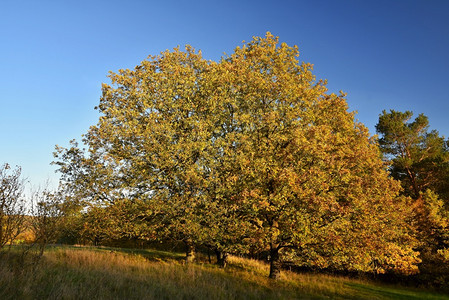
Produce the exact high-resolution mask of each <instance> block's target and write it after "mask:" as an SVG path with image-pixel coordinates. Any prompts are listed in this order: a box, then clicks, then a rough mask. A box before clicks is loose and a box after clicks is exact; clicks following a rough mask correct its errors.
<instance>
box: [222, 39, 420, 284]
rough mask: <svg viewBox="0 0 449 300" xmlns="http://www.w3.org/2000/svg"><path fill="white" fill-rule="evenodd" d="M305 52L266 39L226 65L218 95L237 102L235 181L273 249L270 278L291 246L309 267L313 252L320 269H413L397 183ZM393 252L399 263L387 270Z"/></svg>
mask: <svg viewBox="0 0 449 300" xmlns="http://www.w3.org/2000/svg"><path fill="white" fill-rule="evenodd" d="M298 55H299V52H298V50H297V48H296V47H289V46H287V45H286V44H284V43H282V44H280V45H279V42H278V39H277V38H275V37H273V36H272V35H270V34H267V36H266V38H254V40H253V41H251V42H250V43H248V44H246V45H244V46H243V47H241V48H237V49H236V50H235V52H234V53H233V54H232V55H230V56H229V57H227V58H226V59H224V60H223V61H222V62H221V64H220V67H221V68H223V70H224V71H223V75H222V76H221V78H222V81H223V87H225V90H226V94H224V95H220V97H222V98H225V99H226V97H230V98H231V99H233V101H234V102H233V105H234V106H235V107H234V116H233V118H234V123H235V124H236V125H235V126H236V127H237V128H239V130H238V131H237V135H236V137H235V140H234V142H233V143H234V144H235V145H236V151H235V154H234V155H235V157H236V159H237V161H238V164H239V166H240V168H239V170H238V172H237V173H236V174H235V175H234V176H232V177H231V178H230V179H231V180H235V181H236V183H237V182H241V183H243V184H244V186H243V189H242V192H241V193H240V195H239V198H238V205H239V207H240V209H241V210H244V214H245V215H247V216H248V218H249V219H250V220H251V222H253V223H254V224H255V225H256V226H257V228H258V233H257V236H259V237H260V239H259V241H258V242H259V243H261V244H262V245H265V246H266V247H268V249H269V252H270V260H271V269H270V277H272V278H277V277H278V275H279V264H280V262H279V256H280V255H282V254H283V253H285V252H287V251H286V250H292V249H293V250H296V254H297V255H298V256H299V257H300V258H302V259H303V261H304V259H305V253H309V254H310V253H312V252H313V253H315V254H314V256H313V257H310V259H309V260H307V259H305V260H307V262H308V263H309V264H314V263H316V262H317V257H318V254H319V255H321V257H324V258H323V259H322V262H323V263H322V264H320V267H327V266H329V265H330V266H332V267H343V268H345V269H352V270H354V269H359V270H360V269H363V270H369V269H370V265H372V262H373V261H381V262H384V264H383V265H382V267H383V268H384V269H387V268H389V267H391V268H403V269H409V268H413V266H412V264H413V262H414V260H413V259H410V257H411V256H413V251H412V250H411V248H410V244H408V242H409V241H410V237H407V232H406V230H404V229H405V228H407V226H406V224H405V222H404V218H403V217H401V216H399V215H397V214H396V212H398V211H402V212H405V211H406V209H405V208H404V207H403V206H402V205H403V204H404V203H403V202H401V201H397V200H396V199H395V197H396V195H397V192H398V189H399V187H398V183H397V182H395V181H394V180H392V179H390V178H388V174H387V172H386V170H385V167H384V165H383V163H382V161H381V159H380V153H379V151H378V148H377V145H376V143H375V141H374V140H372V139H370V137H369V134H368V131H367V129H366V128H365V127H364V126H363V125H362V124H360V123H356V122H355V121H354V118H353V114H352V113H349V112H348V111H347V104H346V101H345V99H344V95H343V94H340V95H335V94H328V93H327V89H326V87H325V82H323V81H316V80H315V77H314V76H313V74H312V72H311V71H312V66H311V65H310V64H307V63H302V64H300V63H299V62H298V60H297V57H298ZM220 99H221V98H220ZM217 100H218V99H217ZM381 228H384V229H386V228H388V231H389V233H390V234H389V235H388V236H386V235H384V234H381V233H380V232H381V231H382V229H381ZM348 232H351V233H350V234H348ZM407 240H408V241H407ZM326 247H327V248H326ZM329 247H330V248H329ZM336 248H337V249H339V250H338V251H331V252H333V253H332V254H330V252H329V250H330V249H334V250H335V249H336ZM351 249H352V250H351ZM290 252H291V251H290ZM324 253H327V254H324ZM390 255H391V256H393V257H395V260H394V261H393V260H389V262H388V264H386V263H385V262H386V261H387V260H388V259H387V258H386V257H387V256H390ZM326 263H328V264H327V265H326ZM387 265H388V267H387Z"/></svg>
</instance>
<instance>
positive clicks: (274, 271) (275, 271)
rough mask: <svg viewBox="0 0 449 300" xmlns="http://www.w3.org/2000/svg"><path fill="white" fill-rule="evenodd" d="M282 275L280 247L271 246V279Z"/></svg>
mask: <svg viewBox="0 0 449 300" xmlns="http://www.w3.org/2000/svg"><path fill="white" fill-rule="evenodd" d="M280 275H281V262H280V261H279V248H277V247H271V249H270V275H269V276H268V277H269V278H271V279H279V277H280Z"/></svg>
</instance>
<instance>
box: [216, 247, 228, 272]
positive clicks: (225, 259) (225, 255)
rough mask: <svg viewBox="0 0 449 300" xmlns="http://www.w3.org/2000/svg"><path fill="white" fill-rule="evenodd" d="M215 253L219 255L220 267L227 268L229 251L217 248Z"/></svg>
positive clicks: (218, 262) (218, 263)
mask: <svg viewBox="0 0 449 300" xmlns="http://www.w3.org/2000/svg"><path fill="white" fill-rule="evenodd" d="M215 254H216V255H217V265H218V266H219V267H220V268H225V267H226V264H227V262H228V253H226V252H222V251H219V250H215Z"/></svg>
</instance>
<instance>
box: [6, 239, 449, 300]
mask: <svg viewBox="0 0 449 300" xmlns="http://www.w3.org/2000/svg"><path fill="white" fill-rule="evenodd" d="M5 255H6V254H5ZM11 261H13V260H11V259H8V260H6V259H2V262H1V265H0V299H449V297H448V296H444V295H441V294H437V293H431V292H427V291H423V290H411V289H406V288H401V287H393V286H382V285H378V284H374V283H372V282H368V281H361V280H355V279H348V278H343V277H332V276H329V275H318V274H296V273H293V272H288V271H284V272H282V274H281V279H280V280H278V281H273V280H270V279H268V278H267V274H268V269H269V266H268V265H266V264H264V263H262V262H259V261H255V260H249V259H243V258H239V257H231V258H230V264H229V267H227V268H226V269H225V270H223V269H220V268H218V267H216V266H215V265H213V264H209V263H208V262H207V259H206V257H203V258H202V259H201V258H200V262H199V263H196V264H193V265H189V266H186V265H184V263H183V255H182V254H179V253H171V252H163V251H155V250H137V251H131V250H127V249H115V248H77V247H54V248H51V249H49V250H48V251H46V253H45V254H44V257H43V258H42V260H41V261H40V262H39V263H38V265H37V266H36V267H35V268H34V270H33V268H32V267H31V266H28V267H26V268H25V269H18V267H17V265H16V266H15V265H13V264H12V263H11Z"/></svg>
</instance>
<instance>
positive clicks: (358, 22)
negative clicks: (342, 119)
mask: <svg viewBox="0 0 449 300" xmlns="http://www.w3.org/2000/svg"><path fill="white" fill-rule="evenodd" d="M267 31H270V32H272V33H273V34H274V35H276V36H279V37H280V40H281V41H282V42H286V43H287V44H289V45H298V46H299V49H300V51H301V56H300V60H301V61H306V62H310V63H313V64H314V65H315V71H314V73H315V74H316V75H317V77H318V78H323V79H328V82H329V85H328V87H329V88H330V90H331V91H339V90H343V91H344V92H347V93H348V103H349V107H350V110H356V111H358V115H357V118H358V119H359V120H360V121H361V122H363V123H364V124H365V125H366V126H367V127H368V128H369V129H370V131H371V133H374V125H375V124H376V122H377V119H378V115H379V114H380V113H381V111H382V110H383V109H396V110H412V111H414V112H415V113H424V114H426V115H427V116H428V117H429V119H430V123H431V127H432V128H434V129H437V130H439V131H440V133H441V134H443V135H445V136H446V137H447V136H449V117H448V111H449V95H448V86H449V58H448V55H449V1H444V0H443V1H437V0H422V1H413V0H403V1H395V0H388V1H378V0H372V1H369V0H363V1H362V0H357V1H345V0H341V1H338V0H329V1H311V0H309V1H282V0H278V1H244V0H239V1H233V0H232V1H213V0H207V1H195V0H191V1H168V0H167V1H134V0H128V1H114V0H109V1H95V0H90V1H62V0H60V1H56V0H55V1H45V0H40V1H34V0H33V1H31V0H21V1H19V0H2V1H1V2H0V105H1V106H0V145H1V146H0V164H1V163H3V162H8V163H10V164H12V165H20V166H22V168H23V174H24V175H25V176H26V177H28V178H29V180H30V181H31V182H32V184H34V185H39V184H42V183H43V182H44V181H45V180H46V179H47V178H49V179H51V180H52V181H53V182H55V181H57V176H56V175H55V174H54V170H55V168H54V167H52V166H50V162H51V161H52V159H53V158H52V152H53V150H54V146H55V144H58V145H61V146H67V145H68V141H69V140H70V139H73V138H76V139H78V140H79V139H80V137H81V135H82V134H83V133H85V132H86V131H87V130H88V128H89V126H90V125H93V124H95V123H96V122H97V119H98V117H99V115H98V113H97V112H96V111H95V110H94V106H96V105H97V104H98V102H99V97H100V93H101V90H100V86H101V83H102V82H108V78H107V74H108V71H109V70H112V71H116V70H118V69H119V68H133V67H134V66H135V65H137V64H139V63H140V61H142V60H143V59H145V58H146V57H147V56H148V55H149V54H157V53H159V52H161V51H163V50H165V49H172V48H173V47H175V46H177V45H181V46H182V45H185V44H190V45H192V46H194V47H195V48H197V49H201V50H202V51H203V55H204V56H205V57H206V58H208V59H213V60H218V59H219V58H220V57H221V56H222V55H223V53H224V52H226V53H231V52H232V50H233V49H234V48H235V47H236V46H238V45H241V42H242V41H243V40H246V41H248V40H250V39H251V37H252V36H263V35H265V33H266V32H267Z"/></svg>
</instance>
